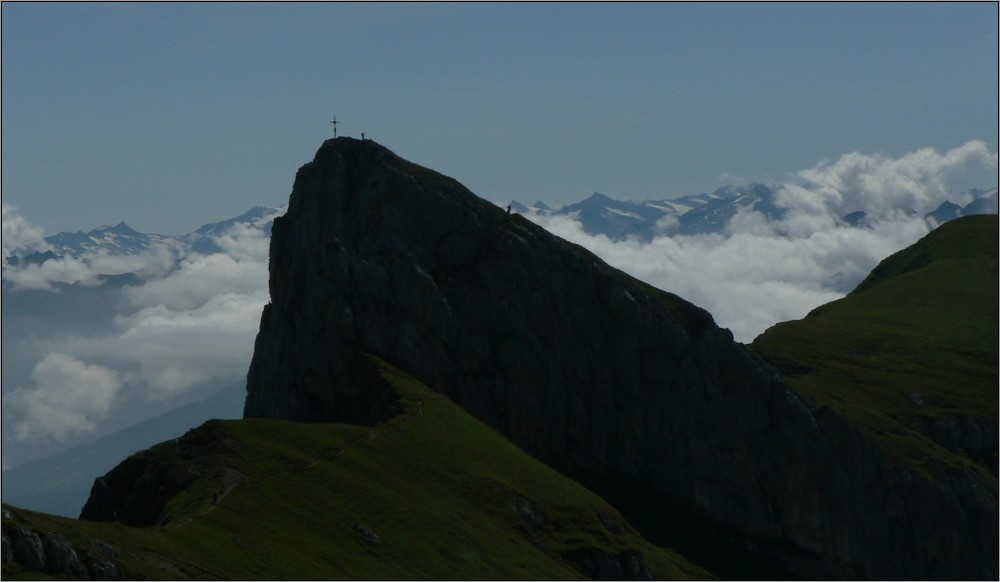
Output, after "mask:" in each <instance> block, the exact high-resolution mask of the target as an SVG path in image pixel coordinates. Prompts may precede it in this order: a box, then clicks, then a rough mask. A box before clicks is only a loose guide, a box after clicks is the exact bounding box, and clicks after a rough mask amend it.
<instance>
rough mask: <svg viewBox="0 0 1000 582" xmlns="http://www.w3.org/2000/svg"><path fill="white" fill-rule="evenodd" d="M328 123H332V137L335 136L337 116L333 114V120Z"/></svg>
mask: <svg viewBox="0 0 1000 582" xmlns="http://www.w3.org/2000/svg"><path fill="white" fill-rule="evenodd" d="M330 123H332V124H333V137H337V116H336V115H334V116H333V121H331V122H330Z"/></svg>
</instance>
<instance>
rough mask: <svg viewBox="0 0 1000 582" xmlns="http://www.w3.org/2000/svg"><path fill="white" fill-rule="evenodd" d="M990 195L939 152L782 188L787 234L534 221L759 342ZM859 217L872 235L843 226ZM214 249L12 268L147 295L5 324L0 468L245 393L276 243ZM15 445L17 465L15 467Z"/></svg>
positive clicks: (858, 158)
mask: <svg viewBox="0 0 1000 582" xmlns="http://www.w3.org/2000/svg"><path fill="white" fill-rule="evenodd" d="M996 182H997V154H996V153H995V152H991V151H990V149H989V147H988V145H987V144H986V143H984V142H981V141H972V142H969V143H967V144H965V145H963V146H961V147H958V148H955V149H953V150H950V151H947V152H945V153H939V152H937V151H935V150H933V149H923V150H919V151H916V152H912V153H909V154H906V155H903V156H901V157H897V158H892V157H887V156H884V155H880V154H862V153H851V154H847V155H845V156H842V157H841V158H840V159H838V160H836V161H832V162H829V161H825V162H822V163H819V164H817V165H816V166H815V167H813V168H809V169H806V170H802V171H801V172H798V173H797V174H796V175H794V176H791V177H790V178H789V179H787V180H786V181H785V182H784V183H783V184H780V185H778V186H777V192H778V200H779V203H780V204H781V205H782V206H784V207H785V208H786V209H787V213H786V215H785V217H784V218H783V219H782V220H780V221H771V222H769V221H767V220H765V219H764V217H763V216H762V215H760V214H759V213H754V212H752V211H746V212H743V213H741V214H738V215H737V216H736V217H734V218H733V219H732V220H731V221H730V223H729V224H728V226H727V228H726V231H725V232H724V233H720V234H708V235H699V236H673V237H670V236H661V237H656V238H653V240H651V241H647V242H642V241H639V240H624V241H613V240H610V239H608V238H607V237H605V236H592V235H589V234H587V233H585V232H583V230H582V229H581V227H580V224H579V223H578V222H576V221H574V220H573V219H572V218H569V217H566V216H552V215H549V216H538V215H530V216H529V217H530V218H531V219H532V220H534V221H536V222H537V223H539V224H541V225H542V226H544V227H545V228H547V229H549V230H550V231H552V232H553V233H555V234H557V235H559V236H562V237H564V238H566V239H569V240H572V241H574V242H577V243H579V244H582V245H583V246H585V247H587V248H588V249H590V250H592V251H593V252H594V253H596V254H597V255H598V256H600V257H601V258H603V259H604V260H605V261H607V262H608V263H610V264H611V265H613V266H615V267H618V268H620V269H622V270H624V271H626V272H628V273H630V274H632V275H633V276H635V277H637V278H639V279H642V280H644V281H647V282H649V283H651V284H653V285H655V286H657V287H660V288H662V289H665V290H667V291H671V292H673V293H676V294H678V295H680V296H681V297H684V298H686V299H688V300H689V301H692V302H693V303H695V304H697V305H700V306H701V307H704V308H706V309H707V310H708V311H710V312H711V313H712V314H713V315H714V317H715V319H716V321H717V322H718V323H719V324H720V325H721V326H723V327H728V328H730V329H731V330H732V331H733V333H734V335H735V337H736V338H737V340H739V341H743V342H749V341H752V340H753V338H754V337H756V335H758V334H759V333H761V332H762V331H764V330H765V329H767V328H768V327H769V326H771V325H773V324H775V323H777V322H780V321H785V320H790V319H797V318H801V317H803V316H804V315H806V314H807V313H808V312H809V311H810V310H811V309H813V308H815V307H817V306H819V305H822V304H824V303H827V302H829V301H832V300H835V299H838V298H840V297H842V296H843V295H844V294H845V293H847V292H848V291H850V289H852V288H853V287H854V286H855V285H856V284H857V283H858V282H860V281H861V280H862V279H863V278H864V277H865V275H867V273H868V272H869V271H870V270H871V269H872V268H873V267H874V266H875V265H876V264H877V263H878V262H879V261H880V260H882V259H883V258H885V257H887V256H888V255H890V254H891V253H893V252H895V251H897V250H900V249H902V248H903V247H906V246H908V245H910V244H912V243H913V242H915V241H916V240H918V239H919V238H920V237H921V236H923V235H925V234H926V233H927V232H928V231H929V228H930V227H929V226H928V224H927V223H926V222H925V221H924V219H923V215H924V214H925V213H926V212H930V211H932V210H934V209H935V208H936V207H937V206H938V205H940V204H941V203H942V202H944V201H945V200H951V201H952V202H954V203H957V204H959V205H964V204H966V203H968V202H970V201H971V195H968V194H966V192H967V190H968V189H969V188H972V187H979V188H990V187H992V186H995V185H996ZM858 210H863V211H865V212H866V213H867V215H868V218H869V220H870V223H871V224H870V226H869V227H867V228H851V227H845V226H844V225H843V224H842V223H841V222H840V221H839V220H838V219H839V217H842V216H844V215H845V214H847V213H850V212H855V211H858ZM908 211H909V212H908ZM43 234H44V233H43V232H42V231H41V229H39V228H37V227H35V226H33V225H31V224H30V222H29V221H28V220H26V219H25V217H23V216H21V215H20V214H19V213H18V212H17V209H16V208H14V207H13V206H10V205H8V204H6V203H4V204H3V252H4V256H8V255H9V254H12V253H13V252H14V251H15V250H16V249H19V250H20V252H21V253H22V254H23V252H24V250H25V249H32V250H45V242H44V238H43ZM216 242H217V243H218V244H219V246H220V247H221V248H222V249H223V251H224V252H221V253H215V254H200V253H195V252H188V253H187V254H183V255H179V254H178V251H177V249H176V248H174V247H170V246H169V245H161V246H154V248H153V249H152V250H151V251H150V252H149V253H146V254H144V255H134V256H127V257H116V256H110V255H100V254H95V255H93V256H87V257H82V258H77V259H74V258H64V259H60V260H49V261H46V262H45V263H44V264H42V265H40V266H39V265H32V266H28V267H23V266H22V267H19V268H16V269H5V270H4V273H3V282H4V295H5V298H7V297H12V296H13V294H16V293H67V292H68V291H67V287H66V286H65V284H73V287H79V288H82V287H86V286H91V287H92V288H97V287H96V286H97V284H98V282H99V280H100V279H99V276H100V275H108V274H121V273H138V274H140V275H141V282H139V283H135V284H132V285H126V286H123V287H120V288H116V289H114V290H109V291H108V293H111V294H113V295H114V297H113V299H112V300H111V305H112V307H111V308H110V311H108V310H105V311H103V312H102V313H104V315H102V316H100V317H101V318H102V319H101V321H84V320H86V317H85V316H84V315H81V316H80V317H81V321H79V322H75V323H67V324H66V326H65V327H64V328H61V329H60V330H59V331H57V332H46V333H42V332H38V333H29V332H28V331H27V330H28V329H30V326H31V325H33V324H32V322H30V321H28V322H21V323H22V324H23V325H21V326H20V327H18V326H17V325H16V324H17V320H16V314H15V315H14V316H11V315H10V314H7V315H6V316H5V321H4V326H5V337H4V341H5V342H9V341H15V342H17V348H16V349H15V348H11V349H10V350H8V349H7V348H6V347H5V351H4V360H5V361H4V362H3V364H4V367H5V368H7V367H8V364H16V365H14V366H13V368H14V371H12V372H11V373H9V374H8V373H7V371H6V370H5V374H4V385H3V436H4V449H5V454H4V457H5V459H4V466H5V467H9V466H11V465H10V463H15V462H19V461H20V462H23V461H24V460H27V459H26V458H25V457H27V456H31V457H34V456H39V455H41V454H42V453H50V452H53V451H55V450H56V449H58V448H60V447H62V448H65V447H66V446H68V444H69V443H73V442H78V441H81V440H88V439H93V438H96V437H97V436H100V435H102V434H106V433H108V432H110V431H112V430H117V429H118V428H122V427H124V426H127V425H129V424H132V423H134V422H136V421H138V420H141V419H142V418H144V417H148V416H151V415H153V414H155V413H156V412H163V411H165V410H168V409H169V408H171V407H173V406H177V405H180V404H181V403H184V402H188V401H192V400H194V399H197V398H199V397H204V396H207V395H208V393H209V391H211V390H218V389H219V388H221V387H223V386H225V385H226V384H227V383H230V382H240V381H243V379H244V378H245V375H246V371H247V367H248V365H249V362H250V358H251V356H252V352H253V341H254V337H255V335H256V332H257V329H258V325H259V322H260V314H261V309H262V308H263V306H264V305H265V304H266V303H267V301H268V291H267V277H268V271H267V261H268V239H267V238H266V236H265V235H264V234H263V232H262V231H261V230H260V229H257V228H252V227H248V226H246V225H236V226H234V227H233V228H232V229H230V230H229V231H228V232H226V233H224V234H223V235H221V236H219V237H218V239H217V241H216ZM60 284H63V285H60ZM98 311H99V310H98ZM108 313H110V314H111V315H108ZM7 316H10V317H13V318H14V319H13V320H12V321H11V324H10V325H8V322H7V321H6V319H7ZM8 332H10V333H11V334H12V335H11V336H10V337H7V334H8ZM8 358H9V361H8ZM18 370H19V371H18ZM8 445H10V446H8ZM15 446H20V447H21V451H22V452H23V454H22V455H20V456H18V455H15V456H14V457H10V455H9V454H8V453H9V452H10V451H11V450H14V447H15ZM8 461H9V462H8Z"/></svg>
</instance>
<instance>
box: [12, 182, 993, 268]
mask: <svg viewBox="0 0 1000 582" xmlns="http://www.w3.org/2000/svg"><path fill="white" fill-rule="evenodd" d="M776 194H777V192H776V190H775V189H774V188H773V187H771V186H767V185H765V184H760V183H751V184H746V185H743V186H734V185H727V186H722V187H721V188H718V189H716V190H714V191H713V192H712V193H701V194H689V195H686V196H680V197H677V198H670V199H663V200H628V199H625V200H618V199H615V198H611V197H609V196H607V195H605V194H602V193H600V192H594V193H593V194H592V195H590V196H589V197H588V198H585V199H583V200H580V201H579V202H574V203H571V204H567V205H564V206H562V207H560V208H559V209H553V208H552V207H551V206H549V205H547V204H546V203H544V202H542V201H536V202H535V203H534V204H532V205H531V206H527V205H525V204H523V203H521V202H518V201H516V200H513V201H511V203H510V205H511V210H512V211H513V212H516V213H518V214H536V215H540V216H548V215H555V216H566V217H570V218H573V219H575V220H578V221H579V222H580V225H581V227H582V228H583V230H584V232H586V233H588V234H592V235H605V236H607V237H608V238H610V239H612V240H624V239H627V238H630V237H637V238H639V239H640V240H643V241H649V240H651V239H652V238H653V237H656V236H674V235H686V236H691V235H698V234H712V233H721V232H724V230H725V228H726V224H727V223H728V222H729V220H730V219H731V218H733V217H734V216H736V214H737V213H739V212H741V211H744V210H747V209H749V210H752V211H755V212H759V213H761V214H762V215H763V216H764V217H765V218H766V219H767V220H780V219H781V218H782V217H783V216H784V214H785V209H784V208H781V207H780V206H779V205H778V204H777V202H776V200H775V197H776ZM967 194H971V195H972V196H973V200H972V202H970V203H968V204H966V205H965V206H959V205H958V204H955V203H953V202H950V201H945V202H943V203H941V205H940V206H938V208H936V209H935V210H933V211H931V212H928V213H926V214H925V215H924V219H925V220H926V221H927V222H928V224H929V226H931V227H932V228H933V227H936V226H938V225H940V224H943V223H945V222H948V221H949V220H954V219H956V218H959V217H961V216H970V215H976V214H998V193H997V188H996V187H993V188H991V189H988V190H984V189H978V188H976V189H972V190H970V191H969V192H968V193H967ZM283 212H284V210H283V209H282V208H272V207H267V206H254V207H253V208H251V209H250V210H248V211H246V212H244V213H243V214H240V215H239V216H235V217H233V218H229V219H227V220H221V221H218V222H212V223H208V224H204V225H202V226H200V227H198V228H197V229H195V230H193V231H191V232H189V233H187V234H183V235H162V234H155V233H142V232H138V231H136V230H135V229H133V228H132V227H131V226H129V225H128V224H127V223H126V222H124V221H121V222H119V223H118V224H115V225H112V226H101V227H98V228H94V229H91V230H89V231H87V232H83V231H76V232H67V231H64V232H59V233H57V234H54V235H51V236H47V237H45V243H46V245H47V246H48V248H47V249H45V250H41V251H37V250H36V251H23V252H18V251H19V249H15V253H14V254H13V255H12V256H10V257H4V259H5V260H6V264H7V265H8V266H14V267H16V266H23V265H29V264H36V265H37V264H42V263H44V262H45V261H48V260H52V259H58V258H60V257H65V256H69V257H84V256H86V255H88V254H95V253H103V254H107V255H110V256H125V255H134V254H140V253H145V252H149V251H151V250H153V249H154V248H156V247H157V246H161V247H164V248H166V249H168V250H169V251H170V252H173V253H174V254H175V256H180V255H183V254H184V253H185V252H190V251H193V252H198V253H202V254H213V253H218V252H222V250H223V249H222V248H221V247H220V246H219V245H218V243H217V242H216V238H217V237H218V236H220V235H223V234H225V233H226V232H227V231H228V230H229V229H231V228H232V227H233V226H235V225H239V224H242V225H246V226H248V227H249V228H253V229H258V230H260V231H262V232H263V233H264V235H265V236H268V237H270V235H271V226H272V224H273V221H274V218H275V217H276V216H279V215H280V214H282V213H283ZM840 220H841V222H842V223H843V224H844V225H845V226H851V227H856V228H865V227H867V226H870V221H869V219H868V216H867V215H866V213H865V212H864V211H861V210H858V211H855V212H851V213H848V214H846V215H844V216H842V217H841V218H840Z"/></svg>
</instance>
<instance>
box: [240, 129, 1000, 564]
mask: <svg viewBox="0 0 1000 582" xmlns="http://www.w3.org/2000/svg"><path fill="white" fill-rule="evenodd" d="M270 292H271V303H270V304H268V305H267V307H266V308H265V310H264V313H263V315H262V318H261V328H260V333H259V334H258V336H257V340H256V344H255V351H254V358H253V361H252V363H251V366H250V371H249V374H248V378H247V391H248V395H247V401H246V407H245V413H244V415H245V416H246V417H276V418H284V419H291V420H302V421H318V422H322V421H341V422H353V423H359V424H373V423H375V422H378V421H379V420H382V419H384V418H387V417H390V416H392V415H393V414H394V413H395V410H396V406H397V405H396V402H395V396H394V393H393V391H392V390H391V389H390V388H389V387H388V386H387V385H386V384H385V383H384V382H383V381H382V380H381V379H380V378H379V376H378V375H377V374H376V373H375V371H374V370H373V369H372V368H371V364H370V363H369V361H368V360H367V359H366V357H365V354H373V355H377V356H378V357H380V358H383V359H384V360H386V361H388V362H390V363H392V364H393V365H395V366H397V367H398V368H400V369H403V370H406V371H407V372H409V373H411V374H413V375H414V376H415V377H417V378H419V379H420V380H421V381H423V382H425V383H426V384H427V385H429V386H431V387H432V388H434V389H436V390H438V391H441V392H444V393H446V394H448V395H449V396H450V397H451V398H453V399H454V400H455V401H456V402H457V403H458V404H459V405H461V406H462V407H463V408H465V409H466V410H468V411H469V412H471V413H472V414H473V415H475V416H477V417H478V418H480V419H481V420H483V421H485V422H486V423H488V424H489V425H491V426H493V427H494V428H496V429H497V430H498V431H500V432H501V433H503V434H504V435H506V436H507V437H508V438H510V439H511V440H512V441H514V442H515V443H517V444H518V445H520V446H521V447H522V448H524V449H525V450H527V451H528V452H530V453H531V454H533V455H535V456H536V457H538V458H539V459H541V460H543V461H545V462H547V463H549V464H550V465H552V466H554V467H555V468H557V469H559V470H561V471H563V472H564V473H566V474H568V475H570V476H573V477H575V478H578V479H580V480H582V481H583V482H585V483H587V484H588V485H590V486H591V487H592V488H594V489H596V490H597V491H598V493H601V494H604V495H605V496H607V497H608V498H609V499H612V500H618V501H620V502H621V503H622V504H623V505H628V506H630V507H628V508H627V509H626V511H629V512H630V513H631V515H630V517H631V518H632V519H633V520H635V521H637V522H646V527H647V528H648V530H649V531H650V532H652V535H653V536H654V538H655V537H657V536H660V537H666V538H669V539H670V540H671V542H672V543H684V540H685V539H688V540H690V539H694V538H695V537H696V538H697V539H699V540H702V541H705V542H706V545H712V544H713V543H715V542H718V544H719V545H718V547H720V548H723V549H721V550H720V552H726V553H743V554H745V555H746V556H747V557H748V558H747V559H748V560H750V562H752V563H754V564H757V565H760V564H761V563H767V564H769V565H772V566H775V567H777V568H780V569H784V570H786V571H788V572H790V573H791V574H793V575H796V576H807V577H829V576H833V577H875V578H891V577H892V578H896V577H898V578H920V577H943V578H951V577H971V578H979V577H993V578H995V577H996V570H997V559H996V556H997V553H996V545H997V544H996V515H997V510H996V495H995V487H994V491H993V494H992V495H990V492H988V491H986V492H984V491H982V488H981V487H980V488H979V489H977V486H978V485H979V484H978V483H977V482H975V480H974V479H973V480H972V481H970V480H969V479H967V478H962V479H956V480H955V481H954V482H941V481H931V480H929V479H925V478H923V477H922V476H921V475H918V474H915V473H913V472H911V471H910V470H908V469H906V468H905V467H904V466H901V465H900V464H899V463H897V462H895V461H894V459H893V458H892V457H891V456H889V455H887V454H886V453H884V452H883V451H882V450H881V449H880V448H878V447H877V446H876V445H874V444H873V443H872V442H871V440H870V439H869V438H868V437H866V435H865V433H863V432H862V431H861V430H859V429H857V428H856V427H855V426H854V425H853V424H851V423H850V422H848V421H846V420H845V419H844V418H843V417H841V416H840V415H838V414H837V413H835V412H833V411H832V410H830V409H828V408H823V409H820V410H819V412H817V413H815V414H814V413H813V412H812V411H810V409H809V407H807V406H806V405H805V404H804V403H803V401H802V400H801V399H800V398H799V397H798V396H796V394H795V393H794V392H792V391H791V390H790V389H789V388H788V387H787V386H786V385H785V384H784V383H783V382H782V381H781V379H780V378H779V377H778V376H777V374H776V373H775V372H774V371H773V369H772V368H770V367H769V366H768V365H767V364H765V363H764V362H763V361H762V360H760V359H759V358H757V357H756V356H754V355H752V354H751V353H749V352H748V351H747V350H745V349H744V348H743V346H741V345H739V344H737V343H735V342H734V341H733V340H732V335H731V334H730V333H729V332H728V331H727V330H723V329H720V328H719V327H717V326H716V325H715V323H714V321H713V320H712V318H711V316H710V315H709V314H708V313H707V312H705V311H703V310H701V309H699V308H697V307H695V306H693V305H691V304H689V303H687V302H685V301H683V300H682V299H680V298H678V297H676V296H673V295H671V294H668V293H665V292H662V291H659V290H657V289H654V288H652V287H650V286H648V285H645V284H643V283H641V282H639V281H637V280H635V279H632V278H631V277H629V276H627V275H625V274H624V273H622V272H620V271H618V270H616V269H613V268H611V267H609V266H608V265H606V264H605V263H603V262H602V261H601V260H600V259H598V258H597V257H595V256H594V255H592V254H591V253H589V252H587V251H586V250H583V249H582V248H580V247H578V246H576V245H573V244H571V243H568V242H566V241H563V240H561V239H559V238H558V237H555V236H553V235H551V234H550V233H548V232H546V231H545V230H543V229H541V228H539V227H537V226H536V225H534V224H531V223H530V222H528V221H527V220H525V219H523V218H522V217H520V216H517V215H513V216H512V215H507V214H505V213H504V212H503V210H501V209H499V208H497V207H495V206H494V205H492V204H490V203H488V202H485V201H483V200H481V199H479V198H477V197H476V196H474V195H473V194H472V193H470V192H469V191H468V190H466V189H465V188H464V187H463V186H461V184H459V183H457V182H456V181H454V180H452V179H450V178H447V177H445V176H442V175H440V174H437V173H435V172H433V171H430V170H427V169H425V168H422V167H419V166H416V165H414V164H412V163H410V162H407V161H405V160H403V159H401V158H399V157H397V156H396V155H394V154H393V153H391V152H390V151H388V150H387V149H385V148H383V147H381V146H379V145H378V144H376V143H374V142H371V141H357V140H353V139H349V138H340V139H336V140H330V141H328V142H326V143H325V144H324V145H323V146H322V147H321V148H320V150H319V152H318V153H317V155H316V158H315V159H314V160H313V161H312V162H311V163H309V164H306V165H305V166H303V167H302V168H301V169H300V170H299V172H298V175H297V176H296V180H295V185H294V188H293V191H292V195H291V200H290V203H289V208H288V212H287V214H286V215H285V216H284V217H281V218H278V219H276V220H275V222H274V229H273V236H272V240H271V257H270ZM665 520H671V521H670V522H667V521H665ZM990 520H992V526H991V525H990ZM708 559H711V556H709V558H708ZM755 560H756V561H755ZM728 575H729V577H740V574H739V572H738V571H733V572H729V573H728ZM747 575H752V574H749V573H744V576H747Z"/></svg>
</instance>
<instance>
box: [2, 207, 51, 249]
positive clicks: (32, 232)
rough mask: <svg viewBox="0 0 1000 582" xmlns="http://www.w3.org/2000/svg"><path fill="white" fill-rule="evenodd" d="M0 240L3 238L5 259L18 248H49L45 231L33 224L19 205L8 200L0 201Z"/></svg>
mask: <svg viewBox="0 0 1000 582" xmlns="http://www.w3.org/2000/svg"><path fill="white" fill-rule="evenodd" d="M0 236H2V238H0V240H2V241H3V242H2V245H0V247H2V251H3V256H2V257H0V260H3V259H5V258H7V257H9V256H11V255H12V254H14V252H15V251H16V250H18V249H27V250H31V251H35V250H38V251H44V250H45V249H46V248H47V246H48V245H47V244H46V243H45V233H44V231H43V230H42V229H41V228H38V227H37V226H34V225H32V224H31V223H29V222H28V221H27V220H25V219H24V217H23V216H21V214H20V213H19V212H18V211H17V207H16V206H14V205H13V204H7V203H6V202H3V203H0Z"/></svg>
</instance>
